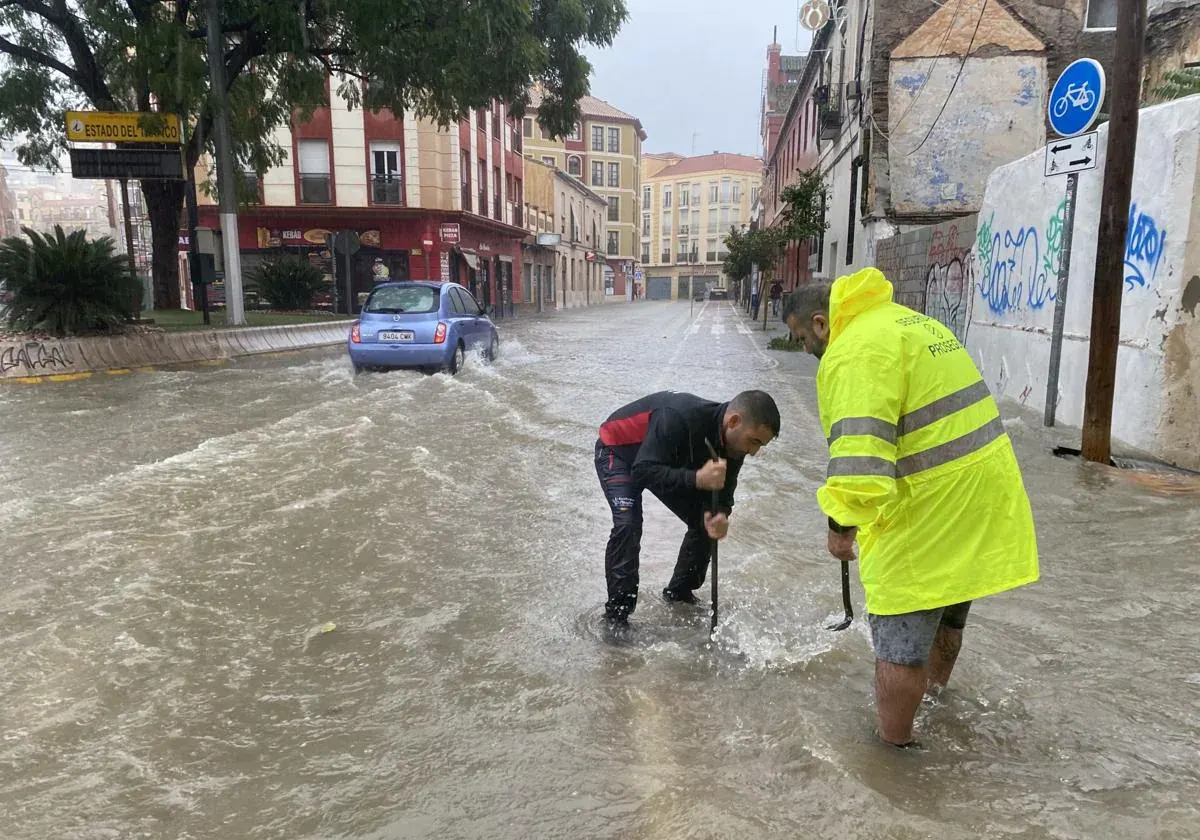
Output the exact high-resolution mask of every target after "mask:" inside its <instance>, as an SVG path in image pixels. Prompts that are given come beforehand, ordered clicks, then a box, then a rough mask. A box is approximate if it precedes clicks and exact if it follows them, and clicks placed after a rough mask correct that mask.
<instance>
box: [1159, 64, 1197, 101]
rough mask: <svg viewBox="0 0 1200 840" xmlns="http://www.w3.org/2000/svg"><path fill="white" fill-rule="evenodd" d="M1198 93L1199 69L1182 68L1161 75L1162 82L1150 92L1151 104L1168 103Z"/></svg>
mask: <svg viewBox="0 0 1200 840" xmlns="http://www.w3.org/2000/svg"><path fill="white" fill-rule="evenodd" d="M1197 93H1200V67H1183V68H1181V69H1179V70H1169V71H1168V72H1166V73H1164V74H1163V82H1162V84H1161V85H1159V86H1158V87H1156V88H1154V89H1153V90H1151V91H1150V101H1151V102H1155V103H1157V102H1170V101H1171V100H1173V99H1182V98H1183V97H1185V96H1192V95H1194V94H1197Z"/></svg>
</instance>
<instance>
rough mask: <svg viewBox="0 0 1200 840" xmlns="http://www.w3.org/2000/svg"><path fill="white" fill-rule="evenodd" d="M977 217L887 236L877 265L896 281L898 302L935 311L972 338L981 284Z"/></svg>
mask: <svg viewBox="0 0 1200 840" xmlns="http://www.w3.org/2000/svg"><path fill="white" fill-rule="evenodd" d="M976 218H977V217H976V216H974V215H971V216H964V217H962V218H958V219H952V220H951V221H948V222H943V223H941V224H939V225H929V226H925V227H919V228H914V229H913V230H910V231H907V232H905V233H902V234H899V235H898V236H893V237H891V238H889V239H884V240H882V241H881V242H879V244H878V245H877V246H876V258H875V266H876V267H877V268H878V269H879V270H880V271H882V272H883V273H884V274H885V275H886V276H887V278H888V280H890V281H892V285H893V286H894V287H895V293H896V300H897V302H899V303H902V304H904V305H905V306H907V307H910V308H912V309H915V310H917V311H918V312H924V313H925V314H927V315H932V316H933V317H935V318H937V319H938V320H939V321H941V322H942V323H943V324H945V325H946V326H948V327H950V329H952V330H953V331H954V334H955V335H956V336H958V339H959V341H966V337H967V330H968V327H969V326H970V321H969V319H968V309H969V306H970V302H971V293H972V290H973V287H974V284H975V262H974V255H973V254H972V246H973V245H974V244H975V224H976Z"/></svg>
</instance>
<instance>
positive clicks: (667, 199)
mask: <svg viewBox="0 0 1200 840" xmlns="http://www.w3.org/2000/svg"><path fill="white" fill-rule="evenodd" d="M670 206H671V188H670V187H663V209H664V210H666V209H668V208H669V207H670Z"/></svg>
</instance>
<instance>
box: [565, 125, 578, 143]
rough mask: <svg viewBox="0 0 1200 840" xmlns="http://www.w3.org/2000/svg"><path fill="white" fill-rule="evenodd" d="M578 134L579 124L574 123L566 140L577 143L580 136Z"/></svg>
mask: <svg viewBox="0 0 1200 840" xmlns="http://www.w3.org/2000/svg"><path fill="white" fill-rule="evenodd" d="M579 132H580V128H579V123H575V125H573V126H571V133H570V134H568V135H567V139H568V140H574V141H576V142H578V141H579V139H580V136H581V135H580V133H579Z"/></svg>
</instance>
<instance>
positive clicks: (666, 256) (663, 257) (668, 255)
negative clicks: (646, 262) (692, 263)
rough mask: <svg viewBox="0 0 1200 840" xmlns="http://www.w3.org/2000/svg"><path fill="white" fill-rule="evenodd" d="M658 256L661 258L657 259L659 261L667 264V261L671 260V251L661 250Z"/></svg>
mask: <svg viewBox="0 0 1200 840" xmlns="http://www.w3.org/2000/svg"><path fill="white" fill-rule="evenodd" d="M659 257H661V259H659V262H660V263H662V264H663V265H667V264H668V263H670V262H671V252H670V251H663V252H662V253H661V254H659Z"/></svg>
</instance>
